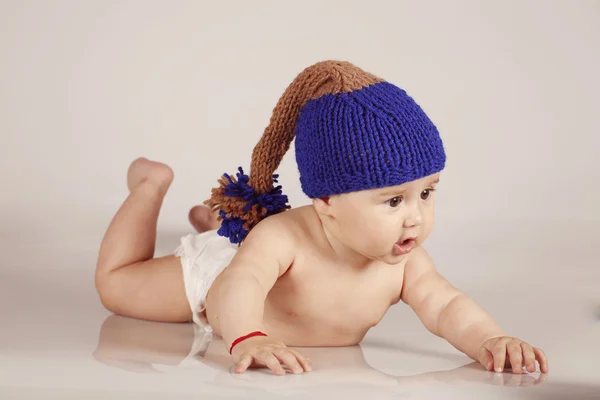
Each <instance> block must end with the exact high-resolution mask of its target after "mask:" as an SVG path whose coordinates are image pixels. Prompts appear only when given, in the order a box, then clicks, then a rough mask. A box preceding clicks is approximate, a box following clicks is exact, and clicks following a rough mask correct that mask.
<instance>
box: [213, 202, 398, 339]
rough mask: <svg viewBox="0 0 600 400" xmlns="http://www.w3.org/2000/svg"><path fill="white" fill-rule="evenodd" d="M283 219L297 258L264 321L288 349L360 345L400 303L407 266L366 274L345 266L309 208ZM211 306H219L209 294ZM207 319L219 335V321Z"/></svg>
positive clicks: (379, 266) (377, 267)
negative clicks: (390, 310) (369, 331)
mask: <svg viewBox="0 0 600 400" xmlns="http://www.w3.org/2000/svg"><path fill="white" fill-rule="evenodd" d="M269 218H280V219H282V221H284V222H285V223H284V224H282V225H284V226H286V228H287V229H289V230H290V231H291V234H292V236H293V237H294V253H295V254H294V258H293V261H292V263H291V265H289V266H288V268H287V271H286V272H285V273H284V274H283V275H281V276H280V277H279V279H277V281H276V283H275V285H274V286H273V288H272V289H271V290H270V291H269V293H268V295H267V297H266V301H265V308H264V317H263V322H264V325H265V327H266V328H267V329H268V331H269V333H270V334H271V335H273V336H275V337H277V338H278V339H279V340H282V341H283V342H285V343H286V344H288V345H290V346H310V347H314V346H348V345H355V344H357V343H359V342H360V341H361V340H362V339H363V337H364V336H365V334H366V333H367V331H368V330H369V329H370V328H371V327H373V326H374V325H376V324H377V323H378V322H379V321H380V320H381V319H382V318H383V316H384V315H385V313H386V311H387V310H388V308H389V307H390V306H391V305H393V304H396V303H397V302H398V301H399V300H400V293H401V289H402V281H403V274H404V265H403V264H398V265H387V264H384V263H373V264H372V265H369V267H368V268H364V269H362V270H358V269H352V268H349V267H348V266H347V265H342V264H341V263H340V261H339V260H336V259H335V255H334V253H333V251H332V249H331V248H330V246H329V243H328V242H327V240H326V237H325V234H324V231H323V228H322V226H321V221H320V220H319V218H318V216H317V214H316V212H315V211H314V209H313V208H312V207H311V206H305V207H299V208H295V209H292V210H289V211H287V212H285V213H282V214H278V215H275V216H272V217H269ZM219 284H220V281H219V279H217V280H216V281H215V283H214V285H213V288H211V291H210V292H209V294H208V297H209V298H208V299H207V307H211V306H212V307H215V306H216V304H215V301H217V299H211V298H210V297H211V293H212V292H213V290H214V291H217V290H218V285H219ZM208 311H209V312H208V313H207V315H208V321H209V323H210V324H211V325H212V326H213V328H214V329H215V332H216V333H217V334H220V327H219V321H218V319H216V318H211V313H210V310H208Z"/></svg>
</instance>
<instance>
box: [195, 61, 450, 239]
mask: <svg viewBox="0 0 600 400" xmlns="http://www.w3.org/2000/svg"><path fill="white" fill-rule="evenodd" d="M294 137H295V139H296V140H295V150H296V162H297V164H298V169H299V171H300V183H301V186H302V190H303V191H304V193H305V194H306V195H307V196H309V197H310V198H319V197H325V196H331V195H335V194H342V193H349V192H355V191H359V190H367V189H374V188H382V187H388V186H396V185H401V184H403V183H406V182H409V181H413V180H416V179H420V178H424V177H426V176H429V175H432V174H435V173H437V172H439V171H441V170H442V169H443V168H444V166H445V163H446V154H445V151H444V147H443V143H442V140H441V138H440V135H439V133H438V130H437V128H436V127H435V125H434V124H433V122H432V121H431V120H430V119H429V117H428V116H427V115H426V114H425V112H424V111H423V110H422V109H421V107H420V106H419V105H418V104H417V103H416V102H415V101H414V100H413V99H412V98H411V97H410V96H409V95H408V94H407V93H406V92H405V91H404V90H403V89H401V88H399V87H397V86H395V85H393V84H392V83H389V82H386V81H384V80H383V79H381V78H379V77H377V76H375V75H373V74H371V73H368V72H366V71H363V70H361V69H360V68H358V67H356V66H354V65H353V64H351V63H349V62H346V61H322V62H319V63H316V64H314V65H312V66H310V67H308V68H306V69H305V70H304V71H302V72H301V73H300V74H299V75H298V76H297V77H296V79H295V80H294V81H293V82H292V83H291V84H290V85H289V86H288V87H287V89H286V90H285V92H284V94H283V95H282V97H281V98H280V100H279V101H278V103H277V105H276V107H275V109H274V110H273V115H272V117H271V120H270V123H269V126H268V127H267V128H266V129H265V132H264V134H263V136H262V138H261V139H260V141H259V142H258V144H257V145H256V147H255V148H254V151H253V153H252V162H251V166H250V176H248V175H245V174H244V172H243V170H242V169H241V168H239V169H238V171H239V172H238V173H237V179H236V178H234V177H232V176H230V175H228V174H224V175H223V177H222V178H221V179H220V180H219V182H220V184H221V185H220V187H218V188H215V189H213V190H212V196H211V199H209V200H207V201H206V202H205V204H207V205H209V206H210V207H211V208H213V209H216V210H218V211H219V216H220V219H221V220H222V225H221V228H220V229H219V234H220V235H222V236H226V237H228V238H229V239H230V241H231V242H232V243H241V242H242V241H243V240H244V238H245V237H246V235H247V234H248V232H249V231H250V230H251V229H252V228H253V227H254V226H255V225H256V224H257V223H258V222H259V221H260V220H262V219H264V218H266V217H268V216H270V215H273V214H277V213H279V212H282V211H284V210H286V209H288V208H290V206H289V205H288V204H287V202H288V199H287V196H285V195H284V194H283V193H282V191H281V186H276V187H273V183H274V182H277V180H276V178H277V175H274V174H273V173H274V172H275V170H276V169H277V168H278V167H279V164H280V162H281V160H282V158H283V156H284V155H285V153H286V152H287V150H288V149H289V147H290V145H291V142H292V141H293V140H294Z"/></svg>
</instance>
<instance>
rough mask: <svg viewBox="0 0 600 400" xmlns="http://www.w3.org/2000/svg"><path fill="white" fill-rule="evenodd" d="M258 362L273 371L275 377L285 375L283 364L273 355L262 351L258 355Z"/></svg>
mask: <svg viewBox="0 0 600 400" xmlns="http://www.w3.org/2000/svg"><path fill="white" fill-rule="evenodd" d="M256 360H257V361H259V362H260V363H261V364H263V365H264V366H266V367H267V368H269V369H270V370H271V371H273V373H274V374H275V375H285V371H284V369H283V367H282V366H281V363H280V362H279V360H278V359H277V357H275V356H274V355H273V354H272V353H270V352H267V351H261V352H260V353H258V354H257V356H256Z"/></svg>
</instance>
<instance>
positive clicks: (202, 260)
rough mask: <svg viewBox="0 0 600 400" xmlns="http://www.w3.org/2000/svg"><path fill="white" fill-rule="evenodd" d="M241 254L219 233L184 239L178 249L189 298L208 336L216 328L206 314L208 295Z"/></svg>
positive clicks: (177, 254)
mask: <svg viewBox="0 0 600 400" xmlns="http://www.w3.org/2000/svg"><path fill="white" fill-rule="evenodd" d="M237 250H238V245H237V244H234V243H231V242H230V241H229V239H228V238H226V237H223V236H219V235H218V234H217V231H216V230H212V231H208V232H203V233H200V234H189V235H186V236H184V237H182V238H181V244H180V245H179V246H178V247H177V249H175V255H176V256H178V257H180V259H181V267H182V269H183V281H184V284H185V294H186V296H187V299H188V302H189V304H190V308H191V310H192V315H193V320H194V322H195V323H196V324H198V326H200V327H202V328H204V330H205V331H206V332H212V327H211V326H210V325H209V324H208V321H207V320H206V318H205V317H204V315H203V314H202V313H203V311H204V309H205V308H206V295H207V294H208V290H209V289H210V287H211V285H212V284H213V282H214V280H215V279H216V278H217V276H218V275H219V274H220V273H221V271H223V270H224V269H225V268H226V267H227V266H228V265H229V263H230V262H231V260H232V259H233V257H234V256H235V254H236V252H237Z"/></svg>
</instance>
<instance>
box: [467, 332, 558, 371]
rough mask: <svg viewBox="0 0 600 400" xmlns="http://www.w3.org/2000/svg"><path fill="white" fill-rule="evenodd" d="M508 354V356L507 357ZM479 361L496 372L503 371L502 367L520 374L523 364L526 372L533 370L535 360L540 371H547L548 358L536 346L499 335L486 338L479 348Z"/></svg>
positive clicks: (489, 369)
mask: <svg viewBox="0 0 600 400" xmlns="http://www.w3.org/2000/svg"><path fill="white" fill-rule="evenodd" d="M507 355H508V357H507ZM478 358H479V360H478V361H479V363H480V364H481V365H483V366H484V368H485V369H487V370H488V371H491V370H492V369H493V370H495V371H496V372H502V371H504V368H509V367H510V368H512V372H513V373H515V374H520V373H521V372H523V366H525V367H526V369H527V372H535V370H536V368H535V361H536V360H537V361H538V363H539V364H540V371H541V372H543V373H548V359H547V358H546V354H544V352H543V351H542V350H541V349H538V348H537V347H531V346H530V345H529V344H527V343H525V342H524V341H522V340H520V339H517V338H513V337H508V336H501V337H495V338H492V339H489V340H487V341H486V342H485V343H483V344H482V345H481V348H480V349H479V354H478Z"/></svg>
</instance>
